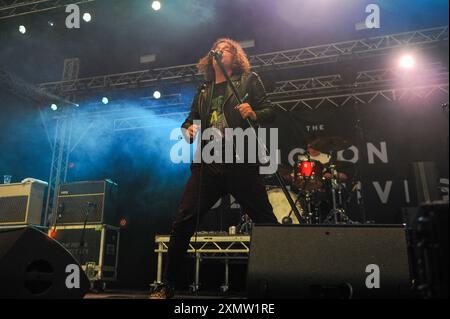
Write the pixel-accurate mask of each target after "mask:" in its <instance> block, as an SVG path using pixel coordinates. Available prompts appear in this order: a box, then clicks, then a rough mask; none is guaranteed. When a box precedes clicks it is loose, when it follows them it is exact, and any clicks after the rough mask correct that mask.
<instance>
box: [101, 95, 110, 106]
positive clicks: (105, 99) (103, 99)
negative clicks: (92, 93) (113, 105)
mask: <svg viewBox="0 0 450 319" xmlns="http://www.w3.org/2000/svg"><path fill="white" fill-rule="evenodd" d="M102 103H103V104H105V105H106V104H108V103H109V100H108V98H107V97H106V96H105V97H103V98H102Z"/></svg>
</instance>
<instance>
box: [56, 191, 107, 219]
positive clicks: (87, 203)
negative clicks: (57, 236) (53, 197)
mask: <svg viewBox="0 0 450 319" xmlns="http://www.w3.org/2000/svg"><path fill="white" fill-rule="evenodd" d="M103 198H104V196H103V194H100V195H83V196H62V197H59V198H58V221H57V224H80V223H83V222H84V220H85V218H86V213H87V211H88V209H89V215H88V218H87V222H88V223H102V214H103Z"/></svg>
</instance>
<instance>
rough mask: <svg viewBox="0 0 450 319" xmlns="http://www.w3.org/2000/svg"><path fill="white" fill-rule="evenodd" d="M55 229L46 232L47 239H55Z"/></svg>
mask: <svg viewBox="0 0 450 319" xmlns="http://www.w3.org/2000/svg"><path fill="white" fill-rule="evenodd" d="M56 232H57V231H56V229H55V228H54V227H52V228H51V229H50V230H49V232H48V237H50V238H52V239H54V238H55V237H56Z"/></svg>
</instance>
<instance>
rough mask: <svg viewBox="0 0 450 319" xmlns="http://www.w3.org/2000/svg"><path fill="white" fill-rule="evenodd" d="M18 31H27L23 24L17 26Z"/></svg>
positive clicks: (23, 32)
mask: <svg viewBox="0 0 450 319" xmlns="http://www.w3.org/2000/svg"><path fill="white" fill-rule="evenodd" d="M19 32H20V33H22V34H25V33H26V32H27V28H25V26H24V25H21V26H19Z"/></svg>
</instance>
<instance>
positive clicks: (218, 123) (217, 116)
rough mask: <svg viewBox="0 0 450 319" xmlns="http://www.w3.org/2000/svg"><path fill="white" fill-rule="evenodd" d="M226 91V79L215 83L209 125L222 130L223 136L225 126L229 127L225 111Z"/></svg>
mask: <svg viewBox="0 0 450 319" xmlns="http://www.w3.org/2000/svg"><path fill="white" fill-rule="evenodd" d="M226 91H227V82H226V81H225V82H222V83H218V84H215V85H214V91H213V96H212V100H211V113H210V118H209V126H210V127H214V128H216V129H218V130H220V132H221V133H222V136H223V134H224V132H225V128H226V127H228V123H227V121H226V119H225V115H224V112H223V102H224V101H225V94H226Z"/></svg>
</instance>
